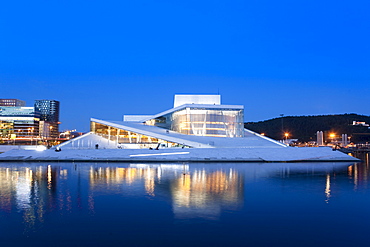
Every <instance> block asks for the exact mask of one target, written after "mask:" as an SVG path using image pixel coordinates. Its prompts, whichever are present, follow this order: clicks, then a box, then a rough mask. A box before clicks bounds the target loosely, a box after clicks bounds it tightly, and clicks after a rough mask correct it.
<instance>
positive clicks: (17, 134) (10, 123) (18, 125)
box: [0, 106, 40, 139]
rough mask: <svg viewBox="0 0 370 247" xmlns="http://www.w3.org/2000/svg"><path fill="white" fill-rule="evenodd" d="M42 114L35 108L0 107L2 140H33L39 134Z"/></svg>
mask: <svg viewBox="0 0 370 247" xmlns="http://www.w3.org/2000/svg"><path fill="white" fill-rule="evenodd" d="M39 122H40V113H39V112H38V111H37V109H35V108H34V107H19V106H16V107H7V106H0V123H1V124H0V125H1V126H2V130H1V132H0V133H1V135H2V138H8V139H9V138H12V139H15V138H32V137H34V136H38V133H39Z"/></svg>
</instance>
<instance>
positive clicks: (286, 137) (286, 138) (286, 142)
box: [284, 133, 289, 144]
mask: <svg viewBox="0 0 370 247" xmlns="http://www.w3.org/2000/svg"><path fill="white" fill-rule="evenodd" d="M284 136H285V144H288V136H289V133H284Z"/></svg>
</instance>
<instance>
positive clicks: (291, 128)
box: [244, 113, 370, 143]
mask: <svg viewBox="0 0 370 247" xmlns="http://www.w3.org/2000/svg"><path fill="white" fill-rule="evenodd" d="M353 121H356V122H365V123H367V124H370V116H365V115H358V114H354V113H351V114H342V115H319V116H284V117H283V122H284V132H286V133H289V137H288V138H292V139H298V140H299V141H301V142H308V141H316V132H317V131H323V132H324V138H325V137H326V138H327V136H328V135H329V133H335V134H336V136H337V137H338V138H339V137H340V136H341V135H342V134H347V135H348V136H349V137H351V141H353V142H355V143H363V142H369V141H370V129H369V127H367V126H363V125H353ZM244 126H245V128H247V129H250V130H252V131H255V132H257V133H264V134H265V135H266V136H268V137H271V138H273V139H276V140H281V139H283V138H284V133H283V131H282V118H281V117H279V118H274V119H270V120H266V121H260V122H247V123H245V124H244Z"/></svg>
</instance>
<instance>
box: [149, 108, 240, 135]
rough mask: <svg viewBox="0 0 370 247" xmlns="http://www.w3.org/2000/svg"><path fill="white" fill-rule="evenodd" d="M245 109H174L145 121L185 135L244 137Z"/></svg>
mask: <svg viewBox="0 0 370 247" xmlns="http://www.w3.org/2000/svg"><path fill="white" fill-rule="evenodd" d="M243 119H244V113H243V109H224V108H220V109H217V108H216V109H214V108H212V109H207V108H192V107H186V108H184V109H181V110H178V111H174V112H171V113H168V114H165V115H163V116H160V117H157V118H155V119H151V120H148V121H146V122H145V124H147V125H153V126H157V127H162V128H165V129H169V130H173V131H176V132H179V133H181V134H185V135H196V136H214V137H243V136H244V126H243Z"/></svg>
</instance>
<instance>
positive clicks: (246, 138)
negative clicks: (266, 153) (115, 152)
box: [61, 95, 286, 149]
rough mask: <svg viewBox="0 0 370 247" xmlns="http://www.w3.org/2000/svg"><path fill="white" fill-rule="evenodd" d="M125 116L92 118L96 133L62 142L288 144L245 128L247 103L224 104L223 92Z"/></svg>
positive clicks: (134, 145)
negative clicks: (163, 108) (119, 119)
mask: <svg viewBox="0 0 370 247" xmlns="http://www.w3.org/2000/svg"><path fill="white" fill-rule="evenodd" d="M123 119H124V121H108V120H102V119H96V118H92V119H91V132H90V133H91V134H93V135H89V137H88V138H87V137H81V138H82V139H81V142H79V144H77V142H76V143H74V141H73V140H72V141H68V142H66V143H63V144H61V145H62V146H64V147H66V148H67V147H68V145H70V146H71V147H72V146H73V147H76V146H79V147H81V146H82V145H83V146H85V148H88V147H90V148H94V146H95V145H96V143H97V144H98V146H101V147H102V148H109V149H115V148H119V149H121V148H122V149H127V148H128V149H147V148H151V149H156V148H159V147H161V148H185V147H186V148H187V147H191V148H215V147H252V146H253V147H255V146H264V147H274V148H276V147H286V145H284V144H281V143H279V142H277V141H275V140H272V139H269V138H266V137H263V136H260V135H258V134H257V133H254V132H252V131H249V130H245V129H244V106H242V105H223V104H221V96H220V95H175V98H174V105H173V108H172V109H169V110H166V111H163V112H160V113H158V114H154V115H141V116H140V115H125V116H124V117H123ZM256 136H259V138H256ZM99 138H101V139H99ZM98 139H99V140H98ZM82 143H83V144H82Z"/></svg>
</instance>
